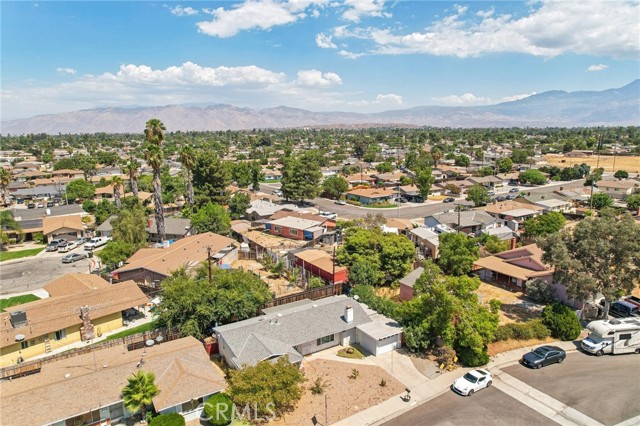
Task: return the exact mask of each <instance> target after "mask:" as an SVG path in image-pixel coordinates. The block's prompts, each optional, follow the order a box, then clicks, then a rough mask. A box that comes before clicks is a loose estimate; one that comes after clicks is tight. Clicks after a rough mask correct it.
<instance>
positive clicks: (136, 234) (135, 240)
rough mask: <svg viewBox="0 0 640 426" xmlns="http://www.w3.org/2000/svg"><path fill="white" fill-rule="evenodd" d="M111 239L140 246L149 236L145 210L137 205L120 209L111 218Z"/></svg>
mask: <svg viewBox="0 0 640 426" xmlns="http://www.w3.org/2000/svg"><path fill="white" fill-rule="evenodd" d="M111 227H112V228H113V239H114V240H116V241H122V242H125V243H128V244H131V245H132V246H134V247H137V248H140V247H142V246H143V245H144V244H145V243H146V242H147V239H148V237H149V235H148V234H147V212H146V211H145V209H144V207H142V206H141V205H137V206H136V207H134V208H133V209H122V210H120V212H119V213H118V216H117V217H115V218H113V219H112V220H111Z"/></svg>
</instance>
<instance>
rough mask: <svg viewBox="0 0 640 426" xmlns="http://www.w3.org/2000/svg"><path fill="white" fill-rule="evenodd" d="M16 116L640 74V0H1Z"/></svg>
mask: <svg viewBox="0 0 640 426" xmlns="http://www.w3.org/2000/svg"><path fill="white" fill-rule="evenodd" d="M0 24H1V30H0V31H1V34H0V35H1V42H0V43H1V50H0V55H1V57H0V59H1V62H0V74H1V80H0V84H1V98H0V99H1V102H0V107H1V110H0V116H1V118H2V120H9V119H15V118H24V117H30V116H34V115H39V114H49V113H60V112H68V111H75V110H79V109H90V108H97V107H100V108H103V107H104V108H111V107H134V106H162V105H173V104H196V105H213V104H231V105H235V106H238V107H250V108H270V107H276V106H280V105H285V106H289V107H295V108H303V109H307V110H311V111H353V112H378V111H386V110H395V109H404V108H411V107H416V106H423V105H443V106H471V105H487V104H495V103H499V102H505V101H512V100H517V99H521V98H523V97H526V96H530V95H532V94H535V93H541V92H545V91H548V90H565V91H577V90H605V89H609V88H615V87H621V86H624V85H626V84H628V83H630V82H631V81H633V80H635V79H637V78H640V2H639V1H623V0H615V1H614V0H609V1H603V2H599V1H591V0H580V1H559V2H557V1H556V2H552V1H528V2H508V1H471V2H448V1H402V0H396V1H388V0H387V1H385V0H343V1H335V0H288V1H275V0H245V1H223V2H189V1H180V2H171V1H164V2H163V1H104V2H98V1H71V2H54V1H37V2H31V1H4V0H3V1H1V2H0Z"/></svg>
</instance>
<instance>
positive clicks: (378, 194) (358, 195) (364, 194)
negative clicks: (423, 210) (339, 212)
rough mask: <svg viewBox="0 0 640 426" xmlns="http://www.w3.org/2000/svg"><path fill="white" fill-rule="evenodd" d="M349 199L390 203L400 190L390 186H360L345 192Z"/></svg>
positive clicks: (364, 202)
mask: <svg viewBox="0 0 640 426" xmlns="http://www.w3.org/2000/svg"><path fill="white" fill-rule="evenodd" d="M345 196H346V198H347V200H352V201H357V202H359V203H360V204H364V205H366V204H374V203H389V202H391V201H393V200H395V199H396V198H397V196H398V192H397V191H394V190H391V189H388V188H360V189H352V190H351V191H349V192H346V193H345Z"/></svg>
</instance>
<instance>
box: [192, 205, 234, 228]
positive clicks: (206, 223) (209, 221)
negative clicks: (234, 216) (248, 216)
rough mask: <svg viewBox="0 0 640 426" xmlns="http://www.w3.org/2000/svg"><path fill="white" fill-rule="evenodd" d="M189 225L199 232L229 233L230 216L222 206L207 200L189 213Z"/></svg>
mask: <svg viewBox="0 0 640 426" xmlns="http://www.w3.org/2000/svg"><path fill="white" fill-rule="evenodd" d="M191 226H192V227H193V228H194V229H195V230H196V231H197V232H198V233H199V234H202V233H204V232H215V233H216V234H220V235H229V234H230V233H231V218H230V217H229V213H227V211H226V210H225V209H224V207H222V206H221V205H219V204H214V203H212V202H208V203H207V204H205V205H203V206H201V207H200V208H198V210H197V211H196V212H195V213H194V214H192V215H191Z"/></svg>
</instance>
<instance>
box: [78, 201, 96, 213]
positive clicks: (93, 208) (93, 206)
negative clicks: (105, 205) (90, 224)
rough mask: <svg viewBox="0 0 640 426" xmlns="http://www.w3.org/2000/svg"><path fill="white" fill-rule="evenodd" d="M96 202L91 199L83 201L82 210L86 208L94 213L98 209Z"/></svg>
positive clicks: (88, 211)
mask: <svg viewBox="0 0 640 426" xmlns="http://www.w3.org/2000/svg"><path fill="white" fill-rule="evenodd" d="M96 207H97V206H96V203H94V202H93V201H91V200H85V201H84V202H83V203H82V210H84V211H85V212H87V213H94V212H95V211H96Z"/></svg>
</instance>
